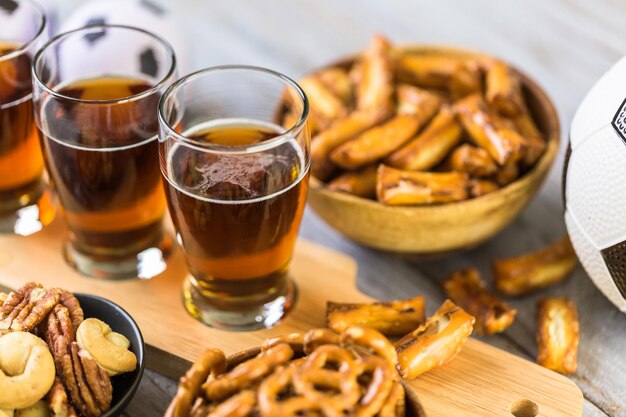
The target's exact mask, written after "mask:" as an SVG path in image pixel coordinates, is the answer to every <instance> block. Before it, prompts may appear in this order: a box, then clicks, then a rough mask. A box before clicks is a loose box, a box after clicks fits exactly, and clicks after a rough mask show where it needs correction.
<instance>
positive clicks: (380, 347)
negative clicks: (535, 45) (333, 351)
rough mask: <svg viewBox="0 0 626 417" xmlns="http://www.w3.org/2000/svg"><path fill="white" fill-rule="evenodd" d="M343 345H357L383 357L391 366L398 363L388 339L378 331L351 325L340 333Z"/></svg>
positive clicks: (393, 366)
mask: <svg viewBox="0 0 626 417" xmlns="http://www.w3.org/2000/svg"><path fill="white" fill-rule="evenodd" d="M341 344H342V345H343V346H358V347H362V348H365V349H367V350H368V351H370V352H372V353H374V354H375V355H377V356H379V357H381V358H383V359H385V360H386V361H387V362H388V363H389V365H390V366H391V368H392V369H393V368H395V366H396V365H397V363H398V354H397V352H396V349H395V348H394V346H393V345H392V344H391V342H390V341H389V339H387V338H386V337H385V336H383V335H382V334H381V333H380V332H378V331H376V330H374V329H370V328H367V327H360V326H352V327H349V328H347V329H346V330H345V331H344V332H343V333H342V334H341Z"/></svg>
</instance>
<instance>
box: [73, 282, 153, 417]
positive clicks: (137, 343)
mask: <svg viewBox="0 0 626 417" xmlns="http://www.w3.org/2000/svg"><path fill="white" fill-rule="evenodd" d="M75 295H76V298H78V301H80V306H81V307H82V308H83V311H84V312H85V318H86V319H87V318H96V319H100V320H102V321H103V322H105V323H106V324H108V325H109V326H111V329H113V331H114V332H117V333H120V334H123V335H124V336H126V338H127V339H128V340H130V350H131V351H132V352H133V353H134V354H135V356H137V368H136V369H135V370H134V371H133V372H128V373H125V374H122V375H116V376H114V377H112V378H111V382H112V384H113V401H112V402H111V409H110V410H109V411H107V412H106V413H104V414H103V415H102V417H117V416H120V415H122V412H123V411H124V409H125V408H126V406H128V403H130V400H131V399H132V398H133V396H134V395H135V392H137V388H139V383H140V382H141V377H142V375H143V370H144V368H145V366H146V347H145V345H144V341H143V336H142V335H141V330H139V326H137V323H135V320H133V318H132V317H131V316H130V314H128V313H127V312H126V311H125V310H124V309H123V308H122V307H120V306H118V305H117V304H115V303H113V302H111V301H109V300H105V299H104V298H102V297H98V296H95V295H88V294H75Z"/></svg>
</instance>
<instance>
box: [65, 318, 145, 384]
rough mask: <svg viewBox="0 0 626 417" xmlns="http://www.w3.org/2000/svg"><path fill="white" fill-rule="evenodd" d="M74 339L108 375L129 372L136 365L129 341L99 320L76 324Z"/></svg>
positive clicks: (87, 320)
mask: <svg viewBox="0 0 626 417" xmlns="http://www.w3.org/2000/svg"><path fill="white" fill-rule="evenodd" d="M76 341H77V342H78V345H79V346H80V347H81V348H82V349H84V350H86V351H87V352H88V353H89V355H91V357H93V358H94V360H95V361H96V362H98V365H100V366H101V367H103V368H104V369H105V370H106V371H107V373H108V374H109V375H110V376H114V375H117V374H121V373H124V372H131V371H134V370H135V368H136V367H137V358H136V357H135V354H134V353H133V352H131V351H130V350H128V348H129V347H130V341H129V340H128V339H127V338H125V337H124V336H123V335H121V334H119V333H115V332H114V331H113V330H111V328H110V327H109V325H108V324H106V323H105V322H103V321H101V320H98V319H93V318H92V319H86V320H85V321H83V322H82V323H81V324H80V326H78V330H77V332H76Z"/></svg>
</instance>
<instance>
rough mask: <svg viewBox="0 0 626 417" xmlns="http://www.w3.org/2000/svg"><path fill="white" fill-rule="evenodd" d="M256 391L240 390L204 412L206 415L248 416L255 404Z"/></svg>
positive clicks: (222, 416)
mask: <svg viewBox="0 0 626 417" xmlns="http://www.w3.org/2000/svg"><path fill="white" fill-rule="evenodd" d="M256 403H257V401H256V393H255V392H254V391H241V392H240V393H238V394H235V395H233V396H232V397H230V398H229V399H227V400H226V401H224V402H223V403H221V404H218V405H217V406H215V407H213V408H212V409H211V411H209V412H208V414H206V416H207V417H246V416H249V415H250V414H251V413H252V411H253V410H254V407H255V406H256Z"/></svg>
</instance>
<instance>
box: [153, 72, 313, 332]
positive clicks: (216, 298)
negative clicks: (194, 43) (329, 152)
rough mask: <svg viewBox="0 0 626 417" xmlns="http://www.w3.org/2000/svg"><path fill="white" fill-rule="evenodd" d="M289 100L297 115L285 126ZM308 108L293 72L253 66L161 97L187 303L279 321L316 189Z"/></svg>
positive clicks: (225, 316) (243, 323)
mask: <svg viewBox="0 0 626 417" xmlns="http://www.w3.org/2000/svg"><path fill="white" fill-rule="evenodd" d="M283 103H288V107H289V115H290V117H288V118H287V120H291V121H292V122H287V124H286V125H284V126H281V125H280V124H279V120H278V119H279V117H278V116H279V114H280V113H281V111H282V105H283ZM307 115H308V103H307V99H306V96H305V95H304V93H303V92H302V90H301V89H300V87H299V86H298V85H297V84H296V83H295V82H294V81H292V80H290V79H289V78H287V77H285V76H284V75H281V74H279V73H276V72H273V71H270V70H267V69H262V68H256V67H246V66H224V67H216V68H209V69H205V70H202V71H199V72H196V73H194V74H191V75H189V76H186V77H184V78H182V79H181V80H178V81H177V82H175V83H174V84H173V85H172V86H171V87H170V88H169V89H168V90H167V91H166V92H165V94H164V95H163V97H162V99H161V102H160V103H159V122H160V135H159V154H160V157H161V172H162V173H163V176H164V178H165V180H166V182H165V185H166V195H167V201H168V204H169V211H170V215H171V217H172V220H173V222H174V226H175V228H176V232H177V239H178V243H179V244H180V246H181V247H182V250H183V252H184V253H185V258H186V262H187V265H188V267H189V270H190V272H191V274H190V275H189V276H188V278H187V280H186V282H185V284H184V289H183V298H184V303H185V307H186V308H187V310H188V311H189V313H191V315H193V316H194V317H196V318H197V319H199V320H201V321H202V322H204V323H206V324H208V325H210V326H214V327H220V328H224V329H229V330H250V329H258V328H265V327H270V326H272V325H273V324H275V323H276V322H278V321H279V320H280V319H281V318H282V317H283V316H284V315H285V314H286V313H287V312H288V311H289V310H290V309H291V308H292V306H293V304H294V301H295V296H296V288H295V287H294V284H293V282H292V281H291V280H290V279H289V263H290V260H291V256H292V253H293V249H294V245H295V243H296V237H297V234H298V229H299V226H300V221H301V219H302V213H303V211H304V206H305V202H306V194H307V188H308V175H309V165H310V156H309V148H310V146H309V142H310V137H309V130H308V126H307ZM280 119H282V118H280Z"/></svg>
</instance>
